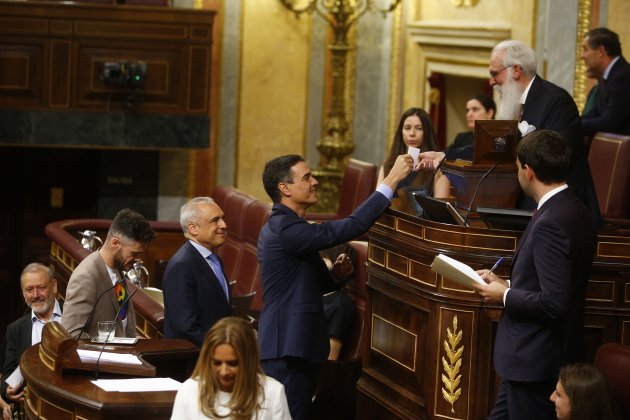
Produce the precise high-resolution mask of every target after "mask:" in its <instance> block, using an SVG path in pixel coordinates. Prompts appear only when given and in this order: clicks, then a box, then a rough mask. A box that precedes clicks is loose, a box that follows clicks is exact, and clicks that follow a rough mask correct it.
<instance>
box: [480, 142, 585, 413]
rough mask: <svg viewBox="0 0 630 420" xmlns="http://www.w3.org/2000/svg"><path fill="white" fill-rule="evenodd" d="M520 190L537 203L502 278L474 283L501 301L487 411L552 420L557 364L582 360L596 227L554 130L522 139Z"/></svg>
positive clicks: (483, 272)
mask: <svg viewBox="0 0 630 420" xmlns="http://www.w3.org/2000/svg"><path fill="white" fill-rule="evenodd" d="M517 155H518V157H517V160H516V166H517V167H518V180H519V183H520V184H521V187H522V188H523V191H524V192H525V194H527V195H528V196H530V197H532V198H533V199H534V200H535V201H536V203H538V206H537V210H536V212H535V213H534V216H533V217H532V220H531V221H530V223H529V225H528V226H527V228H526V229H525V231H524V232H523V235H522V236H521V239H520V241H519V243H518V246H517V248H516V252H515V254H514V257H513V260H512V267H511V269H510V279H509V280H504V279H501V278H499V277H497V276H496V275H495V274H493V273H490V272H489V270H480V271H478V273H479V274H480V275H481V276H482V277H483V278H484V279H485V280H486V282H487V283H488V284H487V285H485V286H484V285H478V286H474V287H475V289H476V290H477V292H478V293H479V295H480V296H481V297H482V298H483V299H484V300H485V301H486V302H493V303H498V304H502V305H503V306H504V309H503V314H502V316H501V320H500V321H499V326H498V328H497V334H496V339H495V346H494V367H495V370H496V372H497V374H498V375H499V377H500V378H501V383H500V385H499V392H498V395H497V399H496V401H495V405H494V407H493V409H492V412H491V414H490V417H489V418H490V419H491V420H498V419H508V418H509V419H510V420H515V419H516V420H518V419H523V420H525V419H555V418H556V415H555V412H554V406H553V404H552V403H551V402H550V401H549V395H550V394H551V392H553V390H554V388H555V384H556V380H557V377H558V372H559V370H560V367H561V366H562V365H564V364H565V363H567V362H574V361H576V360H578V359H580V356H581V355H580V354H579V349H581V348H582V329H583V325H584V323H583V312H584V295H585V290H586V283H587V280H588V276H589V273H590V271H591V266H592V263H593V256H594V253H595V243H596V234H595V229H594V227H593V225H592V223H591V219H590V217H589V211H588V209H587V208H586V207H585V206H584V204H583V203H581V202H580V200H579V199H578V198H577V197H576V195H575V194H574V192H573V190H572V189H570V188H568V187H567V184H566V182H565V179H566V177H567V174H568V173H569V169H570V163H571V151H570V148H569V145H568V144H567V142H566V141H565V140H564V139H563V138H562V137H561V136H560V135H559V134H558V133H556V132H553V131H549V130H537V131H535V132H534V133H532V134H530V135H528V136H526V137H525V138H523V139H522V140H521V142H520V143H519V145H518V151H517Z"/></svg>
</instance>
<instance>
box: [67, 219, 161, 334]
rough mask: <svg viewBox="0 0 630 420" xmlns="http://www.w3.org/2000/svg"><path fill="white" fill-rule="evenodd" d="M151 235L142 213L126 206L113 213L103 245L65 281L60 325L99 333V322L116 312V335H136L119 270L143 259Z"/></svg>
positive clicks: (130, 306)
mask: <svg viewBox="0 0 630 420" xmlns="http://www.w3.org/2000/svg"><path fill="white" fill-rule="evenodd" d="M154 237H155V232H154V231H153V229H152V228H151V226H150V225H149V222H147V221H146V219H145V218H144V217H143V216H142V215H141V214H139V213H136V212H135V211H133V210H129V209H123V210H120V211H119V212H118V214H116V217H115V218H114V220H113V221H112V224H111V226H110V228H109V231H108V232H107V238H106V239H105V243H104V244H103V246H102V247H101V248H99V249H98V250H96V251H94V252H93V253H91V254H90V255H88V256H87V257H86V258H85V259H84V260H83V261H81V263H80V264H79V265H78V266H77V267H76V268H75V269H74V271H73V272H72V275H71V276H70V280H68V287H67V289H66V303H65V306H64V313H63V320H62V321H61V325H62V326H63V327H64V328H65V329H66V330H68V332H69V333H70V334H73V335H75V336H77V337H78V336H79V335H81V334H82V333H85V335H87V336H88V337H94V336H98V321H113V320H114V319H115V318H116V314H119V315H118V321H117V322H116V336H117V337H135V336H136V316H135V312H134V310H133V305H132V304H131V303H130V302H129V294H128V293H127V287H126V286H125V281H124V277H123V273H122V272H123V271H128V270H129V269H131V268H132V267H133V264H134V263H135V262H139V261H141V260H142V256H143V255H144V252H145V250H146V248H147V246H148V245H149V243H150V242H151V241H152V240H153V238H154ZM119 312H120V313H119ZM84 329H85V330H84Z"/></svg>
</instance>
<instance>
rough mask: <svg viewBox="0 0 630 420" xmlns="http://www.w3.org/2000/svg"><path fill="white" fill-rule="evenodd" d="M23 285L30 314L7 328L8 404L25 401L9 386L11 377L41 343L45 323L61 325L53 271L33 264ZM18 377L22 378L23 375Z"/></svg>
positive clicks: (19, 391)
mask: <svg viewBox="0 0 630 420" xmlns="http://www.w3.org/2000/svg"><path fill="white" fill-rule="evenodd" d="M20 281H21V284H22V295H23V296H24V302H26V305H27V306H28V307H29V308H30V311H28V312H27V313H26V314H25V315H24V316H22V317H21V318H19V319H17V320H16V321H14V322H13V323H11V324H10V325H9V326H8V327H7V333H6V337H5V340H6V348H5V360H4V366H2V397H3V398H5V399H6V400H7V401H9V402H16V401H23V400H24V390H23V388H22V386H21V385H15V384H14V385H13V386H10V384H8V383H7V382H6V380H7V378H8V377H9V375H11V374H12V373H13V372H14V371H15V370H16V369H17V368H18V366H19V364H20V357H21V356H22V353H24V351H25V350H26V349H27V348H29V347H30V346H34V345H35V344H37V343H39V342H40V341H41V339H42V329H43V328H44V325H45V324H46V323H48V322H50V321H57V322H59V321H61V309H62V306H61V304H60V303H59V301H57V299H56V296H57V280H56V279H55V276H54V274H53V272H52V270H51V269H50V268H48V267H46V266H45V265H43V264H39V263H31V264H29V265H27V266H26V268H24V270H23V271H22V276H21V278H20ZM16 376H17V377H18V378H19V377H21V374H16ZM15 382H20V381H19V380H16V381H15ZM12 383H13V381H12Z"/></svg>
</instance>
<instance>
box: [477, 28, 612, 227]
mask: <svg viewBox="0 0 630 420" xmlns="http://www.w3.org/2000/svg"><path fill="white" fill-rule="evenodd" d="M488 70H489V72H490V85H492V86H493V87H494V89H495V90H496V91H497V92H498V93H499V96H500V98H499V104H498V106H499V111H498V113H497V119H514V120H520V121H521V126H519V128H520V129H521V133H522V134H523V135H524V136H525V135H527V134H528V132H527V131H526V130H527V127H528V126H529V127H530V128H529V130H532V131H533V130H554V131H556V132H558V133H560V135H562V137H564V138H565V139H566V141H567V142H569V145H570V146H571V151H572V153H571V169H570V172H569V175H568V177H567V184H568V185H569V187H571V188H572V189H573V191H574V192H575V194H576V195H577V196H578V198H579V199H580V200H582V202H583V203H584V204H585V205H586V206H587V207H588V208H589V209H591V217H592V218H593V222H594V223H595V225H596V227H599V226H600V225H601V215H600V212H599V205H598V203H597V196H596V195H595V187H594V186H593V179H592V177H591V171H590V168H589V166H588V161H587V159H586V149H585V147H584V140H583V136H582V131H581V128H580V117H579V113H578V109H577V106H576V105H575V102H574V101H573V98H571V95H569V94H568V93H567V91H565V90H564V89H562V88H560V87H558V86H556V85H554V84H553V83H550V82H548V81H546V80H543V79H542V78H541V77H540V76H538V75H537V74H536V54H535V53H534V50H532V49H531V48H530V47H528V46H527V45H526V44H524V43H523V42H520V41H515V40H508V41H503V42H501V43H499V44H498V45H497V46H496V47H494V49H493V50H492V54H491V56H490V63H489V65H488ZM530 132H531V131H530ZM521 206H522V207H524V208H534V203H533V201H531V200H524V201H522V202H521Z"/></svg>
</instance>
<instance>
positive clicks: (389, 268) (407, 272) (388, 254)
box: [385, 251, 409, 277]
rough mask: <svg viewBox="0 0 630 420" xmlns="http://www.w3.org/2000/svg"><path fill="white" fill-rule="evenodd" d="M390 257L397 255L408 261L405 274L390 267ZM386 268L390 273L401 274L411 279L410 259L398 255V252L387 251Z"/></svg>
mask: <svg viewBox="0 0 630 420" xmlns="http://www.w3.org/2000/svg"><path fill="white" fill-rule="evenodd" d="M390 255H395V256H397V257H400V258H401V259H403V260H405V261H406V263H405V266H406V268H407V269H406V270H405V272H402V271H398V270H396V269H394V268H393V267H391V266H390V265H389V256H390ZM385 268H387V269H388V270H390V271H393V272H394V273H398V274H401V275H403V276H405V277H409V258H407V257H405V256H404V255H400V254H398V253H396V252H392V251H387V253H386V257H385Z"/></svg>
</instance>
